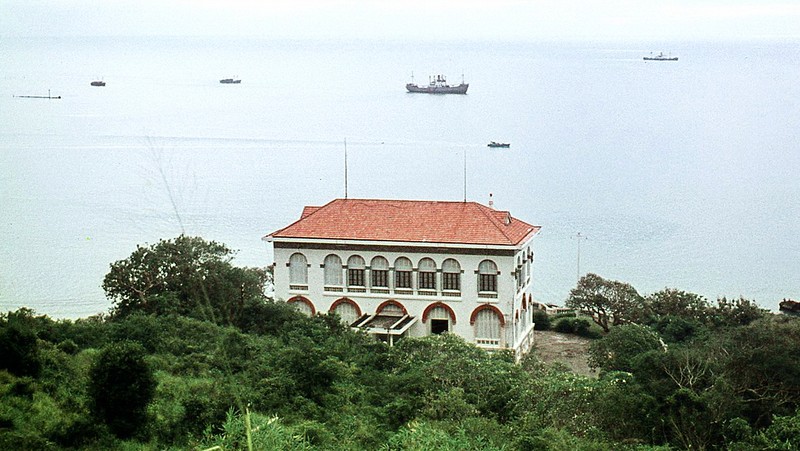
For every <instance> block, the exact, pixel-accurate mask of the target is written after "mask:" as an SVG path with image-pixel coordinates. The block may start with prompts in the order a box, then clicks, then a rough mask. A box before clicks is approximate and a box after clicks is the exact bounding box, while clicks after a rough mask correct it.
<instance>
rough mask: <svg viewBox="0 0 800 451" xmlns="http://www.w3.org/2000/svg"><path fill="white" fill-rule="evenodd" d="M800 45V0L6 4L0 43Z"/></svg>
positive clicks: (100, 0)
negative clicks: (193, 39) (190, 39)
mask: <svg viewBox="0 0 800 451" xmlns="http://www.w3.org/2000/svg"><path fill="white" fill-rule="evenodd" d="M65 35H66V36H119V35H133V36H137V35H179V36H183V35H198V36H199V35H204V36H208V35H211V36H258V37H267V38H336V37H340V38H381V39H456V40H462V39H502V40H506V39H507V40H517V39H524V40H542V39H553V38H555V39H563V38H569V39H609V38H610V39H614V38H634V39H737V38H798V37H800V0H761V1H759V0H673V1H656V0H428V1H422V0H402V1H396V0H158V1H156V0H81V1H78V0H0V37H8V36H65Z"/></svg>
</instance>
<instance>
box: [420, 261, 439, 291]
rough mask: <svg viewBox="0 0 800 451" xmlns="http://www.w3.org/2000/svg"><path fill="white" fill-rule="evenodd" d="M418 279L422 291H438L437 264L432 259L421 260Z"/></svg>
mask: <svg viewBox="0 0 800 451" xmlns="http://www.w3.org/2000/svg"><path fill="white" fill-rule="evenodd" d="M418 278H419V281H418V282H417V284H418V285H419V289H420V290H436V262H435V261H433V260H431V259H430V258H423V259H422V260H420V261H419V274H418Z"/></svg>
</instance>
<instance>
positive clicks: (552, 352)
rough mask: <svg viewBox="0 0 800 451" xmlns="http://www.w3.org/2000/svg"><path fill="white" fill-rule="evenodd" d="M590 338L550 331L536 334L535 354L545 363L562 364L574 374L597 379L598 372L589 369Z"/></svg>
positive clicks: (534, 339) (534, 341) (534, 340)
mask: <svg viewBox="0 0 800 451" xmlns="http://www.w3.org/2000/svg"><path fill="white" fill-rule="evenodd" d="M590 342H591V340H589V339H588V338H583V337H579V336H577V335H572V334H562V333H559V332H553V331H549V330H542V331H540V330H537V331H536V332H534V338H533V343H534V346H533V353H534V354H535V355H536V356H537V357H539V358H540V359H541V360H542V361H543V362H545V363H548V364H551V363H555V362H561V363H563V364H564V365H566V366H567V367H569V368H570V369H571V370H572V371H573V372H575V373H577V374H581V375H584V376H590V377H597V372H596V371H592V370H590V369H589V364H588V362H587V359H588V357H589V352H588V351H589V343H590Z"/></svg>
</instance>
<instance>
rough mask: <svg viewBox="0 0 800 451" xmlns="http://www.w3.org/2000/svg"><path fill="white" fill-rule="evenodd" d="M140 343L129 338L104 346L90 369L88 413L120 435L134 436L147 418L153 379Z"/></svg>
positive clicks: (152, 391) (124, 436)
mask: <svg viewBox="0 0 800 451" xmlns="http://www.w3.org/2000/svg"><path fill="white" fill-rule="evenodd" d="M144 357H145V349H144V348H143V347H142V345H140V344H138V343H134V342H130V341H123V342H120V343H115V344H112V345H109V346H107V347H106V348H104V349H103V350H102V351H101V353H100V355H99V356H98V358H97V360H96V361H95V362H94V364H93V365H92V367H91V369H90V373H89V374H90V378H91V380H90V382H89V397H90V400H91V401H90V402H91V411H92V413H93V414H94V415H95V416H96V417H97V418H98V419H100V420H102V421H103V422H104V423H106V424H107V425H108V427H109V429H111V431H112V432H113V433H114V434H115V435H117V436H118V437H120V438H128V437H132V436H133V435H135V434H136V433H137V432H138V431H139V430H140V429H141V427H142V426H143V425H144V424H145V423H146V421H147V405H148V404H149V403H150V401H151V400H152V399H153V395H154V394H155V389H156V380H155V377H154V376H153V371H152V370H151V369H150V366H149V365H148V364H147V362H146V361H145V359H144Z"/></svg>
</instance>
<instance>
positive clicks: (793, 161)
mask: <svg viewBox="0 0 800 451" xmlns="http://www.w3.org/2000/svg"><path fill="white" fill-rule="evenodd" d="M798 44H800V42H798V41H777V40H754V41H669V42H664V41H653V42H647V41H612V40H604V41H556V40H553V41H536V42H507V41H424V40H419V41H400V40H372V41H371V40H342V41H337V40H325V41H323V40H267V39H258V38H252V39H251V38H208V37H122V38H121V37H115V38H78V37H70V38H55V37H54V38H9V37H3V38H0V312H7V311H10V310H15V309H17V308H20V307H27V308H31V309H33V310H34V311H35V312H37V313H38V314H46V315H49V316H51V317H54V318H66V319H74V318H83V317H88V316H91V315H96V314H100V313H107V312H108V311H109V309H111V308H112V303H111V301H110V300H108V299H107V298H106V297H105V294H104V292H103V289H102V287H101V285H102V281H103V277H104V275H105V274H106V273H107V272H108V271H109V265H110V264H111V263H113V262H115V261H118V260H121V259H125V258H126V257H128V256H129V255H130V254H131V253H132V252H133V251H134V250H135V249H136V247H137V246H140V245H150V244H155V243H157V242H158V241H159V240H161V239H170V238H174V237H176V236H178V235H180V234H188V235H196V236H201V237H203V238H205V239H207V240H212V241H217V242H221V243H224V244H226V245H227V246H228V247H230V248H231V249H234V250H236V254H235V258H234V260H233V263H234V264H236V265H239V266H249V267H265V266H267V265H270V264H271V263H273V257H272V250H271V245H270V244H269V243H267V242H265V241H264V240H263V239H262V238H263V237H264V236H265V235H267V234H269V233H270V232H273V231H275V230H277V229H279V228H281V227H284V226H286V225H288V224H290V223H291V222H293V221H295V220H297V219H298V218H299V216H300V213H301V211H302V209H303V207H304V206H306V205H323V204H325V203H327V202H329V201H331V200H332V199H335V198H340V197H344V196H345V195H347V196H348V197H350V198H380V199H422V200H444V201H463V200H465V199H466V200H468V201H475V202H480V203H483V204H488V203H489V201H490V199H491V201H492V202H493V205H494V207H495V208H496V209H498V210H508V211H509V212H510V213H511V215H512V216H513V217H515V218H519V219H521V220H524V221H526V222H529V223H531V224H535V225H539V226H541V227H542V229H541V233H540V234H539V236H538V237H537V238H536V239H535V240H534V251H535V262H534V269H533V295H534V297H535V298H536V300H537V301H539V302H544V303H553V304H563V303H564V301H565V300H566V299H567V297H568V296H569V292H570V290H571V289H572V288H574V287H575V285H576V283H577V280H578V278H579V277H580V276H581V275H583V274H586V273H589V272H591V273H595V274H598V275H600V276H602V277H604V278H607V279H612V280H619V281H622V282H627V283H630V284H631V285H633V286H634V287H635V288H636V289H637V290H638V291H639V292H640V293H641V294H649V293H653V292H655V291H658V290H661V289H664V288H676V289H680V290H684V291H689V292H693V293H697V294H700V295H703V296H705V297H706V298H707V299H708V300H709V301H712V302H714V301H716V299H717V298H720V297H723V296H725V297H728V298H738V297H745V298H747V299H751V300H754V301H756V302H757V303H758V304H759V305H761V306H762V307H764V308H768V309H772V310H776V309H777V305H778V302H780V301H781V300H782V299H783V298H794V299H800V238H799V237H798V233H797V225H798V223H800V177H798V174H799V173H800V122H799V121H800V83H798V82H797V81H798V69H797V68H798V67H800V45H798ZM660 51H663V52H665V53H668V54H671V55H673V56H678V57H679V60H678V61H677V62H653V61H644V60H643V56H647V55H650V54H651V53H657V52H660ZM437 74H443V75H446V76H447V77H448V80H449V81H450V82H451V83H455V84H457V83H460V82H461V81H462V79H463V80H464V81H466V82H468V83H469V84H470V86H469V91H468V93H467V94H466V95H428V94H410V93H407V92H406V90H405V84H406V83H408V82H410V81H411V80H412V79H413V80H414V81H416V82H418V83H427V82H428V79H429V78H428V77H429V76H430V75H437ZM231 77H235V78H239V79H241V80H242V82H241V84H235V85H224V84H220V83H219V80H220V79H222V78H231ZM462 77H463V78H462ZM93 80H103V81H105V82H106V86H105V87H92V86H90V85H89V83H90V82H91V81H93ZM22 96H44V97H47V96H51V97H58V98H57V99H47V98H26V97H22ZM489 141H500V142H508V143H510V144H511V146H510V148H507V149H493V148H488V147H487V146H486V144H487V143H488V142H489ZM354 220H355V219H354ZM419 226H420V227H425V226H426V225H425V224H419Z"/></svg>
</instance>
